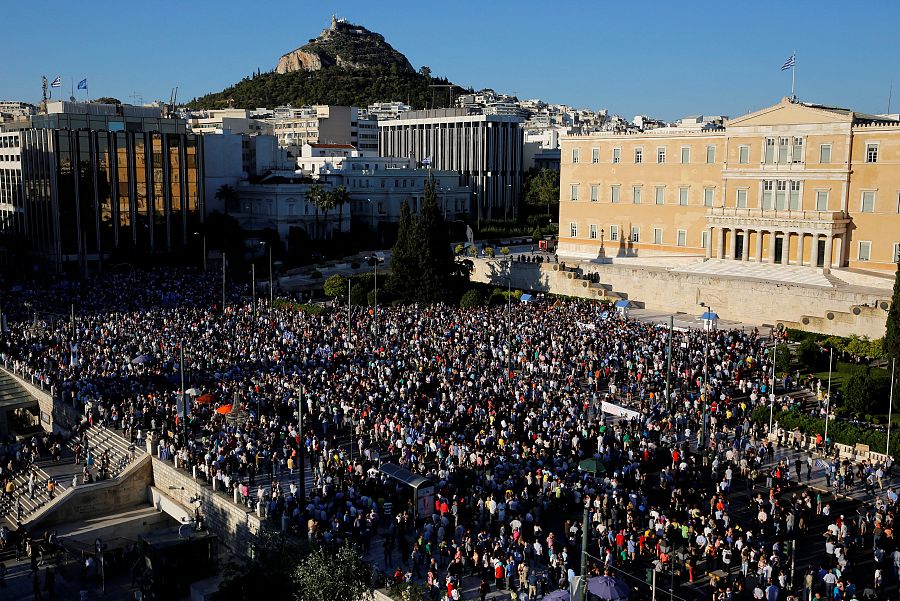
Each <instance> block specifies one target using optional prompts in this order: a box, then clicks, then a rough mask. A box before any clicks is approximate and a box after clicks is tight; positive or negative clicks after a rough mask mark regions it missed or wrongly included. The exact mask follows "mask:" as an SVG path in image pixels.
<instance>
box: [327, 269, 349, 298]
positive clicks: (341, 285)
mask: <svg viewBox="0 0 900 601" xmlns="http://www.w3.org/2000/svg"><path fill="white" fill-rule="evenodd" d="M345 292H347V278H345V277H344V276H342V275H341V274H339V273H336V274H334V275H333V276H331V277H329V278H328V279H327V280H325V295H326V296H330V297H332V298H334V297H336V296H342V295H343V294H344V293H345Z"/></svg>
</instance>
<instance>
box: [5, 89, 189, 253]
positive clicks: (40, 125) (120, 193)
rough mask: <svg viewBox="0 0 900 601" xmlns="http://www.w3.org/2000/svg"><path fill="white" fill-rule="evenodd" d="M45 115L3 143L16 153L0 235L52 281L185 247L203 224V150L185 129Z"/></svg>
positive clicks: (144, 119) (114, 108) (160, 122)
mask: <svg viewBox="0 0 900 601" xmlns="http://www.w3.org/2000/svg"><path fill="white" fill-rule="evenodd" d="M48 111H51V112H48V113H47V114H41V115H36V116H35V117H33V119H32V127H31V128H28V129H22V130H20V131H16V132H11V133H6V134H2V135H0V137H2V141H0V146H5V147H7V148H10V147H13V148H15V149H17V152H15V153H10V154H15V155H16V158H17V160H16V161H13V162H9V161H6V162H4V163H5V164H8V165H10V168H9V169H5V171H6V172H7V173H4V174H3V179H4V180H5V181H6V182H7V185H6V186H5V189H6V192H4V193H3V198H4V199H6V200H10V199H12V202H7V203H4V204H3V205H0V207H3V208H2V209H0V210H2V214H4V215H5V217H4V220H3V226H4V228H6V229H8V231H12V232H16V233H21V234H23V235H24V236H26V237H27V239H28V240H29V242H30V244H31V249H32V251H33V252H34V253H35V254H36V255H37V256H38V257H40V258H41V259H43V260H44V261H45V263H46V264H47V266H48V267H49V268H50V269H52V270H55V271H59V270H62V269H63V268H64V267H71V266H77V268H78V269H79V270H81V271H85V270H87V269H89V268H92V267H95V266H98V265H102V262H103V261H104V260H105V259H107V258H108V257H109V256H110V255H111V254H113V253H116V252H117V251H121V252H123V253H128V254H133V253H136V254H152V253H160V252H172V251H177V250H178V249H179V248H181V247H183V246H186V245H188V244H189V242H190V237H191V235H192V233H193V231H194V230H195V228H196V225H197V224H199V223H200V222H201V221H202V219H203V190H202V189H203V175H202V160H201V156H202V143H201V139H200V138H199V137H197V136H194V135H192V134H188V133H185V122H184V121H183V120H180V119H169V118H165V117H163V116H162V115H161V112H160V109H158V108H146V107H131V106H127V105H104V104H82V103H63V102H60V103H56V102H51V103H48ZM10 149H11V148H10ZM0 169H3V168H2V167H0ZM9 171H12V172H14V173H8V172H9ZM10 182H12V184H11V185H10V184H9V183H10ZM16 188H18V190H17V191H16ZM10 191H12V192H10ZM10 212H12V213H15V216H14V217H10V216H9V213H10Z"/></svg>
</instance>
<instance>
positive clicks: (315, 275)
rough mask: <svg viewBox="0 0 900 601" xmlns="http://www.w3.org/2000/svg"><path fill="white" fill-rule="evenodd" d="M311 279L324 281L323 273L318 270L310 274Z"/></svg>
mask: <svg viewBox="0 0 900 601" xmlns="http://www.w3.org/2000/svg"><path fill="white" fill-rule="evenodd" d="M309 277H311V278H312V279H314V280H321V279H322V272H321V271H319V270H318V269H317V270H316V271H314V272H312V273H311V274H309Z"/></svg>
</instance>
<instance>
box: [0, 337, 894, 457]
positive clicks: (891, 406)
mask: <svg viewBox="0 0 900 601" xmlns="http://www.w3.org/2000/svg"><path fill="white" fill-rule="evenodd" d="M2 327H3V322H2V321H0V329H2ZM896 367H897V359H891V394H890V396H889V397H888V423H887V441H886V442H885V444H884V454H885V455H890V449H891V414H892V413H893V411H894V370H895V369H896Z"/></svg>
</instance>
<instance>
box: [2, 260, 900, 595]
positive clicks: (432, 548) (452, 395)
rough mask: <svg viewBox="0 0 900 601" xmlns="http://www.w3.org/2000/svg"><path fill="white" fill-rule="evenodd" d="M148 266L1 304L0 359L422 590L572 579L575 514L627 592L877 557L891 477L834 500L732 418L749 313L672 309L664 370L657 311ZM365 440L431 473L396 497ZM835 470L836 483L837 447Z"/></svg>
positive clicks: (593, 551) (885, 533)
mask: <svg viewBox="0 0 900 601" xmlns="http://www.w3.org/2000/svg"><path fill="white" fill-rule="evenodd" d="M153 273H154V275H153V276H149V277H148V279H147V281H146V282H141V281H140V279H135V278H134V277H132V276H129V275H127V274H119V275H113V276H110V277H113V278H116V279H117V281H116V282H115V283H116V284H117V285H118V287H114V289H109V288H104V289H103V292H102V293H101V294H99V295H97V296H96V297H93V298H91V299H90V301H85V304H84V305H83V306H82V307H81V308H80V309H79V310H78V311H77V315H76V318H75V320H74V325H73V324H72V323H70V321H68V320H58V321H55V322H53V323H49V322H48V323H44V324H42V326H41V327H35V325H34V320H33V319H28V318H24V319H22V320H20V321H14V322H13V323H11V324H10V328H9V331H7V332H6V333H4V335H3V336H2V338H0V361H3V362H6V363H7V364H13V365H14V367H15V368H16V369H17V370H19V371H22V372H25V373H29V374H32V375H37V377H38V378H39V379H40V380H41V381H42V382H45V383H46V385H47V386H48V387H49V386H52V387H53V390H54V392H55V394H57V395H58V396H59V397H60V398H61V399H63V402H68V403H72V404H74V405H75V406H76V407H78V408H79V409H81V410H83V411H84V413H85V416H86V419H87V420H90V421H91V422H94V423H97V422H99V423H103V424H106V425H108V426H109V427H112V428H114V429H117V430H121V431H123V432H124V434H125V435H126V436H127V437H129V438H131V439H132V440H133V441H135V442H136V443H141V442H142V441H143V439H144V438H145V437H147V436H154V437H155V438H156V439H157V440H158V441H159V443H160V445H161V446H162V449H163V450H162V456H163V457H164V458H166V459H169V460H175V461H177V465H178V466H179V467H182V468H184V469H187V470H190V471H194V470H196V471H197V473H198V475H199V477H200V478H203V479H205V480H206V481H207V482H209V483H213V481H215V484H216V487H217V488H218V489H221V490H223V491H224V492H225V493H226V494H229V495H231V494H235V493H236V496H237V498H238V499H239V501H241V502H243V503H246V504H247V505H248V506H251V507H254V508H258V510H259V511H260V513H261V514H263V515H265V516H267V518H268V519H270V520H271V521H272V524H273V525H275V527H284V528H287V529H291V530H293V531H295V532H297V533H298V534H300V535H302V536H308V537H310V538H313V539H317V540H321V541H323V542H325V543H332V542H334V543H342V542H344V541H352V542H354V543H356V544H358V545H359V546H360V548H361V549H362V551H363V552H364V553H367V554H369V555H370V556H376V560H377V561H378V563H379V564H380V565H382V566H383V568H384V570H385V572H386V573H387V574H388V577H389V578H393V579H395V580H397V581H404V580H406V581H415V582H419V583H422V584H423V585H424V586H425V587H426V589H427V592H428V595H429V598H431V599H442V598H448V599H455V598H459V597H460V589H461V587H462V583H463V581H464V580H465V579H466V578H471V577H475V578H477V579H478V582H480V585H479V586H477V588H478V590H479V593H480V594H481V596H482V598H483V597H484V595H486V594H487V592H489V591H491V590H494V589H509V590H513V591H516V593H517V595H518V598H519V599H520V600H522V599H524V600H527V601H532V600H534V599H540V598H542V596H543V595H544V594H546V593H548V592H550V591H551V590H555V589H557V588H566V587H568V585H569V583H571V581H572V579H573V577H574V576H575V575H576V574H578V573H580V569H581V568H580V565H581V564H580V562H581V552H580V549H581V540H582V534H583V532H582V527H583V526H582V520H583V516H585V515H586V516H587V524H588V528H589V531H590V532H589V541H590V543H589V545H588V554H589V555H588V571H589V572H591V573H592V574H594V575H600V574H609V575H612V576H614V577H616V578H618V579H621V580H623V581H624V582H626V583H627V584H628V585H629V586H633V587H638V588H640V589H641V590H642V591H646V590H647V586H648V583H650V582H652V581H653V580H656V581H659V582H665V581H667V580H670V581H671V582H672V583H675V582H677V583H680V584H683V585H684V586H683V587H681V588H679V589H678V590H680V591H684V593H683V594H690V591H691V590H694V589H692V586H693V585H699V583H700V582H701V581H702V582H703V583H704V586H706V585H708V586H709V588H708V589H705V592H704V593H703V594H704V595H707V598H708V595H712V596H713V598H715V599H717V600H723V601H732V600H737V599H755V598H764V599H766V600H767V601H778V600H779V599H790V598H794V599H800V598H803V599H809V598H815V597H814V596H813V597H811V596H810V595H815V594H821V595H827V596H823V597H822V598H828V599H839V600H841V601H843V600H850V599H853V598H854V596H857V597H858V596H860V595H862V594H863V592H866V590H867V589H870V590H871V591H872V593H873V594H876V595H877V594H880V592H879V591H880V590H883V589H884V587H885V586H887V585H890V586H894V585H895V583H896V582H897V580H898V578H897V576H898V566H900V551H898V549H897V548H896V545H895V541H894V536H893V516H894V514H895V512H896V508H897V506H896V501H897V499H896V495H894V494H893V492H892V491H889V493H888V494H881V495H878V496H873V498H876V499H877V504H872V505H870V506H867V507H866V508H865V510H864V511H861V512H860V513H859V514H858V515H855V516H853V518H850V517H849V516H843V515H841V516H837V515H834V514H833V513H832V512H831V506H830V504H829V503H830V499H831V497H830V496H828V495H826V498H825V499H824V500H823V498H822V494H821V493H816V492H814V491H813V490H811V489H807V488H804V487H800V486H799V483H800V482H801V475H802V474H801V472H802V469H803V468H806V469H807V470H808V471H807V479H808V477H809V471H811V470H813V469H822V468H821V467H818V466H816V465H815V464H814V463H812V458H811V457H810V463H807V462H806V461H804V462H803V463H796V464H795V465H790V464H788V462H787V461H785V460H783V459H780V458H779V457H778V453H777V452H776V451H777V449H776V445H777V442H778V441H772V440H770V439H769V438H768V436H767V432H766V427H765V426H766V425H765V424H759V423H756V422H755V421H754V420H753V419H752V418H751V413H752V411H753V409H754V408H756V407H757V406H758V405H760V404H766V403H768V399H769V394H770V393H771V392H772V387H773V385H774V384H775V383H774V382H773V379H772V374H773V370H772V363H771V358H772V353H771V349H770V347H769V346H768V343H769V341H768V340H767V339H765V338H764V337H762V336H760V334H759V332H758V331H756V330H747V331H745V330H722V329H716V330H713V331H711V332H708V331H703V330H699V329H692V330H686V331H678V330H676V331H673V332H672V337H673V340H672V348H673V353H672V363H671V364H672V368H671V371H670V372H668V377H667V361H668V358H667V347H668V344H669V336H670V333H669V330H668V328H666V327H661V326H660V325H657V324H653V323H643V322H640V321H635V320H629V319H625V318H622V317H620V316H618V315H616V314H615V313H612V312H609V311H608V310H607V308H605V307H604V306H602V305H600V304H598V303H595V302H590V301H558V302H552V303H540V304H525V303H521V304H518V303H517V304H515V305H511V306H502V307H484V308H470V309H460V308H455V307H449V306H443V305H435V306H427V307H426V306H415V305H412V306H398V307H379V309H378V311H377V312H375V311H369V310H363V308H358V309H356V310H352V311H351V312H350V313H348V309H347V307H346V306H343V307H337V308H335V309H334V310H328V311H325V312H323V313H321V314H309V313H306V312H303V311H296V309H289V308H277V307H262V308H260V309H258V310H255V308H254V307H253V306H251V305H250V304H249V303H246V304H244V303H240V302H234V303H232V304H229V306H227V307H226V308H224V310H223V308H222V307H221V306H217V305H216V299H217V295H216V291H217V290H218V287H217V284H216V282H214V281H213V279H212V278H210V279H209V281H207V280H206V279H204V276H202V275H200V274H192V275H191V276H190V277H187V276H180V277H178V278H172V276H171V274H167V273H166V272H164V271H158V272H153ZM136 287H137V288H140V289H144V287H146V288H147V289H148V290H149V289H153V290H154V292H153V293H152V294H146V295H144V294H141V293H140V292H138V291H136V290H135V288H136ZM38 296H39V295H37V294H31V295H30V296H29V298H30V301H29V302H32V303H37V302H39V301H38V298H37V297H38ZM137 299H140V300H137ZM376 332H377V333H376ZM182 353H183V356H184V365H181V364H180V362H181V359H180V357H181V355H182ZM182 377H183V378H184V381H185V388H191V389H192V394H191V398H192V399H193V402H192V403H191V406H190V410H189V412H188V413H187V415H186V416H185V414H184V410H183V405H181V404H180V403H179V399H180V395H181V392H182V391H181V381H182ZM666 391H668V395H666V394H665V393H666ZM704 391H705V392H704ZM194 393H195V394H194ZM228 405H231V407H230V408H228V407H227V406H228ZM604 409H605V411H604ZM611 412H612V413H611ZM614 413H619V416H617V417H611V415H612V414H614ZM776 428H777V424H776ZM782 439H783V440H782V442H785V443H786V444H789V441H788V440H787V437H786V436H782ZM386 462H391V463H395V464H398V465H399V466H401V467H404V468H406V469H408V470H409V471H410V472H413V473H415V474H419V475H423V476H425V477H427V478H428V479H429V480H430V481H431V483H433V484H434V496H433V497H429V498H428V499H427V500H426V501H425V503H424V504H423V503H422V502H420V501H419V500H417V499H415V498H414V497H413V491H412V489H411V488H410V487H408V486H406V485H405V484H403V483H402V482H400V481H398V480H396V479H393V478H391V477H389V476H387V475H386V474H384V473H383V472H381V471H380V470H379V469H378V468H379V466H380V465H382V464H384V463H386ZM832 469H834V470H835V473H840V474H841V476H842V478H844V483H846V480H847V478H848V477H850V478H852V476H849V474H853V473H854V469H855V468H854V467H853V466H846V465H843V464H841V463H840V462H836V463H835V464H833V465H831V466H829V467H828V471H829V472H831V470H832ZM860 469H862V471H863V472H865V477H866V481H868V479H869V476H870V475H871V476H872V478H873V479H874V480H876V481H877V478H876V477H875V474H876V473H877V470H879V469H881V470H882V475H883V473H884V472H883V467H880V466H874V465H871V466H864V467H863V468H860ZM792 470H793V474H792ZM861 473H862V472H861ZM307 474H309V478H308V479H307V477H306V475H307ZM874 492H875V491H874V488H873V493H874ZM891 495H893V496H891ZM201 511H202V508H201ZM817 533H824V536H823V539H824V541H825V542H824V553H819V554H818V555H821V556H822V558H821V560H818V557H817V564H818V565H815V566H812V564H810V565H809V566H807V565H799V566H795V565H794V564H795V562H796V559H797V549H796V540H798V539H799V538H802V537H810V536H812V535H814V534H817ZM377 546H380V552H379V551H377V550H376V547H377ZM805 556H806V555H802V557H805ZM653 572H655V573H656V575H655V578H654V577H653ZM391 574H393V576H391ZM680 594H681V593H680ZM801 595H805V596H802V597H801ZM682 598H683V597H682Z"/></svg>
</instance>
